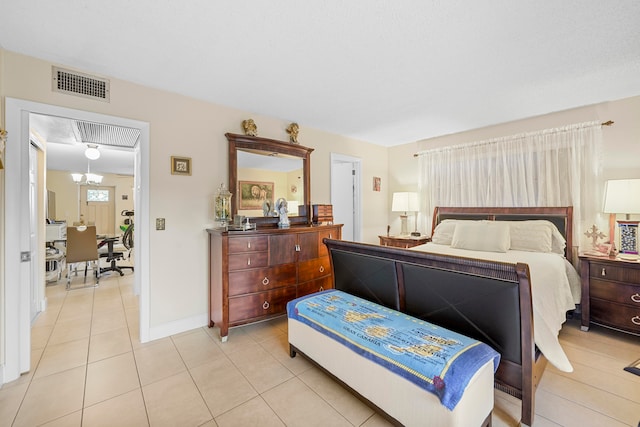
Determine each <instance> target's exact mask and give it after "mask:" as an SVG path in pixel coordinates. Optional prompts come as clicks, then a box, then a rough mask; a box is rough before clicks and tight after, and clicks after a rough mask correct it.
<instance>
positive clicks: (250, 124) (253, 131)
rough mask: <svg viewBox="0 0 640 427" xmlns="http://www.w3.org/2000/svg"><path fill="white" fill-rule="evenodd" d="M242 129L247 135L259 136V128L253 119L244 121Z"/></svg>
mask: <svg viewBox="0 0 640 427" xmlns="http://www.w3.org/2000/svg"><path fill="white" fill-rule="evenodd" d="M242 129H243V130H244V134H245V135H249V136H258V126H256V123H255V122H254V121H253V119H247V120H243V121H242Z"/></svg>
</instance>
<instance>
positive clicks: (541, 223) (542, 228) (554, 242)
mask: <svg viewBox="0 0 640 427" xmlns="http://www.w3.org/2000/svg"><path fill="white" fill-rule="evenodd" d="M505 222H507V223H508V224H509V227H510V228H511V249H513V250H519V251H533V252H553V253H556V254H560V255H564V248H565V247H566V245H567V242H566V240H565V239H564V237H563V236H562V233H560V231H559V230H558V228H557V227H556V226H555V225H554V224H553V223H552V222H551V221H547V220H544V219H533V220H527V221H505Z"/></svg>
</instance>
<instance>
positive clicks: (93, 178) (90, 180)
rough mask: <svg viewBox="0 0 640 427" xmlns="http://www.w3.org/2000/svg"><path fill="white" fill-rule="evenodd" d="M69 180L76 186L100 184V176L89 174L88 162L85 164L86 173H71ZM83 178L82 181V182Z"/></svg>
mask: <svg viewBox="0 0 640 427" xmlns="http://www.w3.org/2000/svg"><path fill="white" fill-rule="evenodd" d="M71 178H72V179H73V182H75V183H76V184H86V185H100V184H102V178H103V176H102V175H97V174H95V173H91V169H90V168H89V162H87V173H85V174H82V173H72V174H71ZM83 178H84V181H83V180H82V179H83Z"/></svg>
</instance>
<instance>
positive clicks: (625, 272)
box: [580, 255, 640, 335]
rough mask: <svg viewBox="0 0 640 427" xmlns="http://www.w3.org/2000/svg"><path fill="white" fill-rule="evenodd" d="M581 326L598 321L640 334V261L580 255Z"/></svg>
mask: <svg viewBox="0 0 640 427" xmlns="http://www.w3.org/2000/svg"><path fill="white" fill-rule="evenodd" d="M580 277H581V279H582V298H581V301H580V302H581V306H582V307H581V309H582V320H581V329H582V330H583V331H588V330H589V324H590V323H595V324H598V325H602V326H606V327H608V328H612V329H617V330H619V331H623V332H628V333H631V334H634V335H640V263H639V262H631V261H623V260H620V259H616V258H606V257H604V258H600V257H594V256H585V255H581V256H580Z"/></svg>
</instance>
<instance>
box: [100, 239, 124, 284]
mask: <svg viewBox="0 0 640 427" xmlns="http://www.w3.org/2000/svg"><path fill="white" fill-rule="evenodd" d="M118 240H120V239H119V238H118V237H108V238H106V239H103V240H102V241H101V242H100V244H99V245H98V252H99V254H100V258H106V259H107V262H108V263H109V266H108V267H102V268H100V273H101V274H102V273H106V272H108V271H115V272H118V273H120V275H121V276H123V275H124V272H123V271H122V269H123V268H130V269H131V271H133V266H130V265H117V264H116V262H117V261H121V260H124V251H120V250H115V249H114V246H115V244H116V243H117V242H118ZM105 246H106V251H105V250H104V247H105ZM125 247H126V245H125ZM127 249H128V248H127Z"/></svg>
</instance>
